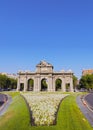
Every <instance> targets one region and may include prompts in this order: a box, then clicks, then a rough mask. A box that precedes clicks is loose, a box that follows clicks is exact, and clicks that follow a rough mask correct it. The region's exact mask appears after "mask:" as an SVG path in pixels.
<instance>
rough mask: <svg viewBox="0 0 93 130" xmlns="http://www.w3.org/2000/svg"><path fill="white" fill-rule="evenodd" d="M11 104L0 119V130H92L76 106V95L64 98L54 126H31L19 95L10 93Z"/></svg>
mask: <svg viewBox="0 0 93 130" xmlns="http://www.w3.org/2000/svg"><path fill="white" fill-rule="evenodd" d="M9 94H10V95H11V96H12V99H13V101H12V103H11V105H10V107H9V108H8V110H7V112H6V113H5V114H4V115H3V116H2V117H0V130H93V128H92V127H91V126H90V124H89V123H88V121H87V120H86V119H85V117H84V115H83V114H82V113H81V111H80V110H79V108H78V106H77V104H76V97H77V95H78V94H77V93H75V94H70V95H69V96H68V97H66V98H65V99H64V100H63V101H62V103H61V105H60V108H59V111H58V116H57V124H56V125H54V126H38V127H37V126H31V121H30V113H29V109H28V107H27V105H26V102H25V100H24V99H23V97H22V96H20V93H16V92H10V93H9Z"/></svg>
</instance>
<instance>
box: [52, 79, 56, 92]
mask: <svg viewBox="0 0 93 130" xmlns="http://www.w3.org/2000/svg"><path fill="white" fill-rule="evenodd" d="M52 87H53V92H55V78H54V77H53V86H52Z"/></svg>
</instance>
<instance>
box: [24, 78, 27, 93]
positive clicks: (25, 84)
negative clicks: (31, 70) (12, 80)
mask: <svg viewBox="0 0 93 130" xmlns="http://www.w3.org/2000/svg"><path fill="white" fill-rule="evenodd" d="M24 91H27V76H25V78H24Z"/></svg>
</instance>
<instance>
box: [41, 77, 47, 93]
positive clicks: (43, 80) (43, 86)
mask: <svg viewBox="0 0 93 130" xmlns="http://www.w3.org/2000/svg"><path fill="white" fill-rule="evenodd" d="M47 90H48V84H47V79H46V78H43V79H42V80H41V91H47Z"/></svg>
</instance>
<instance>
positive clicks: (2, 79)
mask: <svg viewBox="0 0 93 130" xmlns="http://www.w3.org/2000/svg"><path fill="white" fill-rule="evenodd" d="M6 81H7V76H6V75H2V74H0V88H2V89H5V88H6V83H7V82H6Z"/></svg>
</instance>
